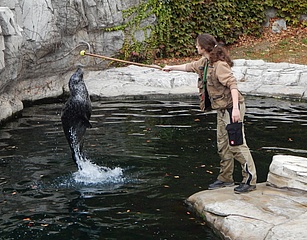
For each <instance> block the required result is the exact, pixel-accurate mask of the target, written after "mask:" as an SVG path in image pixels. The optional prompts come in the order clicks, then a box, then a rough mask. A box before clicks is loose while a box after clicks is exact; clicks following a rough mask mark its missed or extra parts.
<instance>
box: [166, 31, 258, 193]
mask: <svg viewBox="0 0 307 240" xmlns="http://www.w3.org/2000/svg"><path fill="white" fill-rule="evenodd" d="M196 48H197V51H198V53H199V54H200V55H201V56H202V57H201V58H200V59H199V60H198V61H194V62H191V63H187V64H181V65H174V66H168V65H167V66H165V67H164V68H163V71H186V72H196V73H198V75H199V80H198V87H199V93H200V94H199V95H200V108H201V109H202V110H205V109H208V108H210V107H211V108H212V109H216V110H217V147H218V153H219V156H220V158H221V161H220V173H219V175H218V177H217V180H216V181H215V182H214V183H212V184H210V185H209V187H208V189H217V188H222V187H228V186H233V185H234V180H233V168H234V159H236V160H237V161H239V162H240V164H241V167H242V175H243V179H242V182H241V183H240V185H239V186H237V187H235V188H234V191H235V193H245V192H250V191H252V190H255V189H256V181H257V174H256V168H255V164H254V160H253V158H252V155H251V153H250V150H249V148H248V146H247V144H246V140H245V135H244V127H243V124H242V122H243V119H244V114H245V103H244V98H243V96H242V95H241V93H240V92H239V91H238V87H237V83H236V79H235V77H234V76H233V73H232V70H231V67H232V66H233V62H232V61H231V59H230V57H229V56H228V54H227V52H226V51H225V50H224V49H223V48H222V47H221V46H219V45H218V43H217V41H216V39H215V38H214V37H213V36H211V35H210V34H201V35H199V36H198V37H197V41H196ZM226 128H227V129H226Z"/></svg>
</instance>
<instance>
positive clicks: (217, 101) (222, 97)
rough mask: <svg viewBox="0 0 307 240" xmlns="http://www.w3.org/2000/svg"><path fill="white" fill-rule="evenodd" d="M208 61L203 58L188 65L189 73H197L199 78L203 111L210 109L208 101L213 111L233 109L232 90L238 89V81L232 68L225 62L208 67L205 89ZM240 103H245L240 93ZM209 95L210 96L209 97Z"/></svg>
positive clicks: (218, 62)
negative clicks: (205, 71)
mask: <svg viewBox="0 0 307 240" xmlns="http://www.w3.org/2000/svg"><path fill="white" fill-rule="evenodd" d="M206 61H207V59H206V58H205V57H202V58H201V59H199V60H198V61H194V62H191V63H188V64H186V71H187V72H196V73H197V74H198V76H199V79H198V88H199V99H200V108H201V110H205V109H208V106H210V104H208V101H210V102H211V107H212V109H226V108H231V107H232V97H231V90H232V89H238V86H237V80H236V78H235V77H234V76H233V73H232V70H231V67H230V66H229V65H228V63H227V62H225V61H217V62H215V63H214V64H213V65H210V64H209V66H208V70H207V83H206V88H204V80H203V74H204V70H203V69H204V65H205V63H206ZM238 94H239V96H238V98H239V103H243V102H244V98H243V96H242V94H241V93H240V92H239V91H238ZM207 95H208V96H207Z"/></svg>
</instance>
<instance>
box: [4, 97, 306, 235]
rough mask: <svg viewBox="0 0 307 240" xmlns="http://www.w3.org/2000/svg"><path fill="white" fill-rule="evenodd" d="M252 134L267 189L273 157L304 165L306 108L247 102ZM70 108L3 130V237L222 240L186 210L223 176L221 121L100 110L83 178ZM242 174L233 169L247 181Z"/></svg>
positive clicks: (46, 108)
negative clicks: (67, 130)
mask: <svg viewBox="0 0 307 240" xmlns="http://www.w3.org/2000/svg"><path fill="white" fill-rule="evenodd" d="M247 106H248V113H247V114H246V124H245V128H246V136H247V141H248V145H249V147H250V148H251V151H252V154H253V156H254V159H255V163H256V167H257V170H258V179H259V182H264V181H265V180H266V177H267V173H268V168H269V165H270V162H271V160H272V156H273V155H275V154H291V155H298V156H304V157H306V153H307V147H306V144H305V143H306V141H307V135H306V134H304V132H306V128H307V104H306V103H295V102H288V101H282V100H274V99H262V98H248V99H247ZM61 107H62V104H58V103H56V104H48V105H40V106H33V107H30V108H27V109H25V110H24V111H23V115H22V117H21V118H18V119H16V120H14V121H12V122H10V123H7V124H6V125H5V126H3V127H2V128H1V129H0V171H1V175H0V190H1V192H0V213H1V218H0V239H1V240H2V239H5V240H10V239H14V240H15V239H63V240H65V239H67V240H68V239H218V237H217V236H215V235H214V233H213V232H212V231H211V230H210V229H209V228H208V227H207V226H206V225H205V224H204V222H203V220H202V219H200V218H198V217H197V216H195V215H194V214H193V213H191V212H190V210H189V209H188V208H187V207H186V206H185V204H184V200H185V199H186V198H187V197H189V196H190V195H192V194H193V193H195V192H198V191H201V190H204V189H206V188H207V187H208V184H209V183H211V182H212V181H213V180H215V178H216V176H217V173H218V165H219V163H218V161H219V159H218V155H217V153H216V143H215V142H216V136H215V134H216V131H215V128H216V121H215V117H216V115H215V114H214V113H206V114H205V113H202V112H200V111H199V110H198V102H197V100H194V99H192V100H189V99H182V100H180V101H178V100H174V101H170V100H165V101H163V100H134V101H132V100H131V101H100V102H94V103H93V115H92V118H91V120H92V125H93V128H92V129H88V130H87V132H86V139H85V143H84V150H85V154H86V161H84V162H83V163H82V164H84V165H83V166H82V171H81V170H79V171H78V170H77V168H76V166H75V164H74V162H73V161H72V159H71V153H70V150H69V147H68V144H67V142H66V139H65V136H64V133H63V131H62V126H61V121H60V111H61ZM240 172H241V170H240V166H239V165H238V164H237V165H236V168H235V179H236V181H240V180H241V173H240Z"/></svg>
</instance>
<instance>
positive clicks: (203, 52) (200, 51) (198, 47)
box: [196, 40, 206, 56]
mask: <svg viewBox="0 0 307 240" xmlns="http://www.w3.org/2000/svg"><path fill="white" fill-rule="evenodd" d="M196 49H197V53H198V54H200V55H202V56H204V55H205V53H206V51H205V49H204V48H202V47H201V46H200V45H199V44H198V40H197V41H196Z"/></svg>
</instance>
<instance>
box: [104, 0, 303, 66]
mask: <svg viewBox="0 0 307 240" xmlns="http://www.w3.org/2000/svg"><path fill="white" fill-rule="evenodd" d="M268 7H274V8H276V9H277V14H278V16H280V17H282V18H285V20H286V21H287V22H288V24H289V23H291V24H298V23H299V20H298V16H299V15H301V14H302V13H307V1H306V0H295V1H294V0H265V1H264V2H263V4H259V1H258V0H244V1H240V0H190V1H186V0H147V1H146V2H143V3H141V4H140V5H138V6H135V7H132V8H130V9H127V10H126V11H124V12H123V14H124V18H125V19H127V21H126V24H124V25H122V26H118V27H114V28H109V29H105V30H106V31H114V30H123V31H124V33H125V43H124V46H123V48H122V51H121V54H120V55H121V56H120V57H122V58H124V59H128V60H131V61H138V62H146V61H147V62H148V61H150V60H152V59H153V58H163V57H183V56H191V55H194V54H195V53H196V48H195V38H196V37H197V35H199V34H200V33H204V32H206V33H209V34H212V35H213V36H215V37H216V38H217V39H218V40H219V41H221V42H223V43H225V44H231V43H234V42H235V41H236V40H237V39H238V37H239V36H240V35H243V34H246V35H256V36H257V35H260V34H261V30H262V25H263V23H264V21H265V9H267V8H268ZM152 15H155V16H156V22H155V24H153V25H149V26H148V25H144V24H143V25H142V22H143V21H144V20H145V19H146V18H148V17H150V16H152ZM136 31H143V32H144V34H145V41H142V42H138V41H137V40H136V39H135V33H136Z"/></svg>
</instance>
